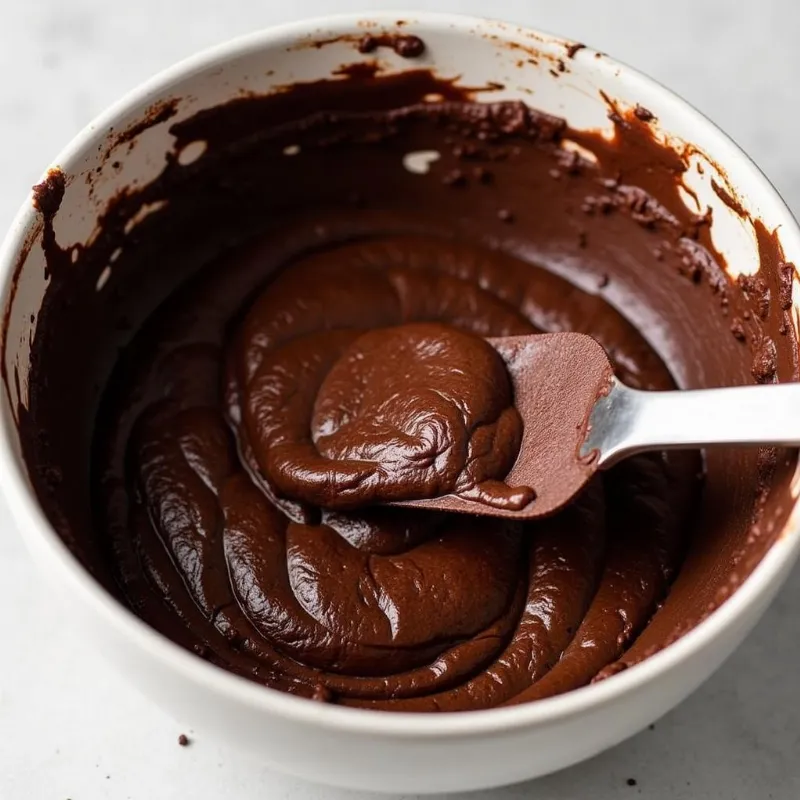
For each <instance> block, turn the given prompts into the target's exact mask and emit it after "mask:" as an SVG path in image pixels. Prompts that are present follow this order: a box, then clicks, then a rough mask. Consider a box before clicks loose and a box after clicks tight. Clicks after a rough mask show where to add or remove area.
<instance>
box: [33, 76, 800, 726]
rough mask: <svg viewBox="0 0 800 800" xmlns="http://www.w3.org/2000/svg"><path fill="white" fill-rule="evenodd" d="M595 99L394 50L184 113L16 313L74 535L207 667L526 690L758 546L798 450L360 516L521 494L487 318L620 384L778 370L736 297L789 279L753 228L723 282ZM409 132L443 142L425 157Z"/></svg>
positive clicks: (422, 693) (664, 173)
mask: <svg viewBox="0 0 800 800" xmlns="http://www.w3.org/2000/svg"><path fill="white" fill-rule="evenodd" d="M433 95H435V96H438V97H441V98H442V100H441V101H437V102H429V101H425V100H424V98H425V97H426V96H428V97H430V96H433ZM320 109H323V110H320ZM617 116H618V120H619V121H618V122H617V136H616V138H615V139H614V140H613V141H611V142H609V141H607V140H606V139H604V138H603V137H602V136H600V135H596V134H588V133H581V132H577V131H570V130H569V128H568V127H567V124H566V122H565V121H563V120H559V119H557V118H553V117H550V116H547V115H544V114H540V113H538V112H536V111H533V110H531V109H529V108H527V107H526V106H524V105H522V104H521V103H516V102H507V103H479V102H475V101H474V98H473V97H472V96H471V95H470V93H469V92H467V91H466V90H461V89H459V88H458V87H456V86H455V85H454V84H453V83H452V82H447V81H442V80H439V79H437V78H435V77H434V76H432V75H431V74H430V73H428V72H425V71H421V70H420V71H412V72H409V73H406V74H405V75H401V76H390V77H376V76H375V75H370V74H365V73H364V72H363V71H361V72H353V73H352V74H350V75H346V76H345V77H344V78H340V79H338V80H332V81H328V82H320V83H315V84H305V85H303V84H300V85H297V86H295V87H293V88H291V89H290V90H287V91H286V92H282V93H279V94H276V95H274V96H270V97H265V98H258V97H256V98H246V99H242V100H236V101H233V102H231V103H229V104H227V105H225V106H221V107H219V108H216V109H209V110H206V111H204V112H201V113H200V114H198V115H196V116H195V117H193V118H190V119H187V120H182V121H180V122H177V123H175V124H174V126H173V128H172V131H173V133H174V135H175V136H176V140H177V144H176V148H177V149H178V150H179V149H180V148H181V147H183V146H185V145H186V144H188V143H190V142H193V141H204V142H206V145H207V146H206V150H205V152H204V153H203V155H202V156H201V157H200V158H199V159H198V160H197V161H196V162H193V163H192V164H189V165H181V164H180V163H179V162H178V161H177V160H173V161H170V162H169V163H168V164H167V166H166V167H165V169H164V172H163V174H162V175H161V176H160V177H159V178H158V179H157V180H156V181H154V182H153V183H152V184H149V185H148V186H145V187H142V188H141V189H137V190H131V191H130V192H129V193H127V194H124V195H122V196H120V197H118V198H117V199H116V200H114V201H112V203H111V205H110V207H109V209H108V212H107V214H106V216H105V218H104V219H103V220H102V221H101V223H102V225H101V228H102V231H103V234H102V235H100V236H98V237H97V238H96V239H95V241H94V244H93V245H91V246H89V247H87V248H85V249H84V250H83V251H81V252H80V253H79V257H78V259H77V261H76V264H74V265H73V269H72V270H71V274H70V275H67V274H65V273H66V270H64V269H61V270H58V269H56V270H54V271H53V280H52V282H51V285H50V287H49V289H48V295H47V297H46V299H45V304H44V306H43V309H42V315H41V317H40V323H39V327H38V328H37V333H36V340H35V342H34V356H35V357H34V369H33V371H32V383H31V402H30V408H29V409H28V411H27V412H26V414H25V415H24V417H23V433H24V434H25V435H24V444H25V453H26V458H27V459H28V461H29V463H31V464H32V465H34V479H35V480H36V481H37V490H38V491H39V494H40V497H41V498H42V502H43V504H44V506H45V508H46V509H47V510H48V512H49V513H50V515H51V518H52V519H53V520H54V523H55V524H56V525H57V527H58V528H59V530H60V532H61V533H62V535H63V536H64V538H65V540H66V541H67V542H68V543H69V544H70V545H71V546H72V547H73V549H74V551H75V552H76V553H77V554H78V555H79V557H81V558H82V560H83V561H84V562H85V563H87V564H88V565H89V566H90V568H91V569H92V570H93V571H94V572H95V574H96V575H97V576H98V578H99V579H100V580H102V581H103V582H104V583H105V584H106V585H107V586H109V588H110V589H111V590H112V591H116V592H118V593H119V595H120V596H121V598H122V599H123V600H124V601H125V602H127V603H128V604H129V605H130V606H131V607H132V608H133V609H134V610H135V611H136V613H137V614H139V615H140V616H141V617H142V618H144V619H145V620H146V621H147V622H148V623H150V624H151V625H152V626H153V627H155V628H156V629H158V630H160V631H162V632H164V633H165V634H167V635H168V636H170V637H171V638H173V639H175V640H176V641H178V642H180V643H181V644H183V645H184V646H186V647H189V648H193V649H194V650H195V651H196V652H197V653H198V654H199V655H201V656H202V657H203V658H206V659H208V660H209V661H211V662H213V663H215V664H218V665H220V666H221V667H224V668H226V669H229V670H231V671H233V672H236V673H239V674H241V675H245V676H247V677H249V678H251V679H252V680H255V681H258V682H260V683H263V684H265V685H267V686H270V687H273V688H277V689H281V690H284V691H288V692H292V693H296V694H300V695H303V696H306V697H313V698H315V699H318V700H324V701H326V702H337V703H340V704H343V705H353V706H363V707H368V708H374V709H383V710H401V711H402V710H408V711H460V710H470V709H483V708H489V707H495V706H499V705H503V704H512V703H520V702H528V701H533V700H536V699H539V698H542V697H547V696H552V695H554V694H559V693H562V692H566V691H569V690H571V689H573V688H577V687H579V686H582V685H585V684H587V683H589V682H591V681H592V680H597V679H602V678H604V677H608V676H609V675H612V674H614V673H615V672H617V671H619V670H621V669H624V668H626V667H627V666H630V665H632V664H634V663H636V662H637V661H638V660H641V658H643V657H646V656H647V655H649V654H650V653H652V652H654V651H655V650H657V649H659V648H660V647H663V646H664V645H665V644H667V643H669V642H670V641H672V640H673V639H674V638H675V636H677V635H679V634H680V633H682V632H684V631H685V630H687V629H688V628H690V627H691V626H692V625H693V624H695V623H696V622H697V620H698V619H699V618H700V617H702V615H703V614H705V613H708V611H709V609H711V608H713V607H715V605H716V604H718V603H719V602H721V600H722V599H724V596H725V594H726V592H729V591H730V590H731V584H730V582H729V581H727V580H726V578H725V577H724V576H725V574H726V570H727V573H728V574H732V572H733V570H734V568H736V575H737V580H738V579H740V577H739V576H744V575H746V574H747V571H748V570H749V569H752V566H753V565H754V564H755V563H757V560H758V558H760V557H761V555H762V554H763V552H764V551H765V549H766V547H768V545H769V537H768V536H767V535H766V534H760V533H759V532H760V531H761V530H763V528H759V527H758V525H763V523H764V521H765V520H767V519H768V520H769V521H770V524H771V525H773V528H774V523H775V520H777V519H778V518H779V516H780V514H782V513H784V511H783V510H781V509H779V508H777V506H776V507H775V508H773V507H772V506H770V505H769V502H768V495H769V489H770V488H771V487H772V486H776V485H778V486H780V485H784V484H785V483H786V482H787V481H788V480H789V476H790V473H791V457H790V455H789V454H787V453H783V452H777V451H769V452H767V451H764V452H762V453H761V455H760V456H759V455H757V454H756V453H753V452H749V451H738V450H731V451H725V452H721V453H715V454H714V455H713V456H710V457H709V458H708V459H707V460H706V461H705V465H704V463H703V460H702V459H701V457H700V455H699V454H697V453H680V454H678V453H672V454H669V455H666V454H663V455H662V454H654V455H646V456H638V457H636V458H633V459H630V460H628V461H627V462H624V463H622V464H620V465H619V466H617V467H615V468H614V469H613V470H611V471H610V472H609V473H606V474H603V475H599V476H597V477H596V479H595V480H593V482H592V483H591V485H590V486H589V487H588V489H587V490H586V491H585V492H584V493H583V494H582V495H581V496H580V497H579V498H578V499H577V500H576V501H575V502H574V503H572V504H571V505H570V506H568V507H567V508H566V509H564V510H563V511H561V512H560V513H558V514H557V515H555V516H553V517H551V518H549V519H546V520H542V521H537V522H532V523H517V522H509V521H507V520H497V519H488V518H474V517H470V516H467V515H450V514H444V513H430V512H423V511H419V510H411V509H403V508H398V507H385V506H382V507H377V506H374V505H373V504H374V503H377V502H383V501H393V500H403V499H412V498H417V497H426V496H434V495H437V494H442V493H447V492H465V493H467V492H483V494H482V495H481V499H482V500H483V501H484V502H497V503H514V502H522V500H523V499H524V497H527V495H524V491H525V489H526V487H508V486H506V484H505V483H504V482H503V479H504V477H505V475H506V474H507V473H508V470H509V469H510V466H511V465H512V464H513V461H514V459H515V458H516V455H517V451H518V447H519V437H520V432H521V428H520V426H521V421H520V419H519V416H518V414H517V412H516V410H515V409H514V405H513V396H512V393H511V390H510V385H509V383H508V376H507V373H506V372H505V368H504V365H503V363H502V360H500V359H499V358H497V354H496V353H495V352H494V351H493V350H492V349H491V348H490V347H489V346H488V345H487V344H486V343H485V342H484V341H483V338H484V337H491V336H508V335H514V334H528V333H536V332H559V331H579V332H583V333H588V334H590V335H592V336H594V337H595V338H597V339H598V340H599V341H600V342H601V344H602V345H603V346H604V347H605V348H606V350H607V351H608V353H609V355H610V357H611V360H612V363H613V364H614V367H615V370H616V372H617V374H618V376H619V377H620V378H621V379H622V380H623V381H624V382H625V383H627V384H628V385H630V386H633V387H637V388H642V389H669V388H674V387H676V386H684V387H692V386H697V387H700V386H710V385H725V384H731V385H732V384H739V383H747V382H752V380H753V376H755V377H756V378H757V379H758V380H762V381H763V380H787V379H795V378H796V355H795V354H796V341H795V338H794V330H793V328H791V322H789V323H788V324H789V326H790V328H791V329H790V330H785V332H784V333H781V332H780V331H781V328H784V329H785V326H786V325H787V322H786V319H785V318H784V316H783V315H784V313H785V309H783V308H777V306H778V303H774V306H775V307H774V308H772V309H769V308H768V309H767V312H766V314H762V315H759V314H757V313H756V312H755V309H756V306H759V307H763V305H764V297H765V293H766V296H767V297H769V295H770V292H772V293H773V297H775V298H777V297H778V296H779V294H780V287H781V286H782V285H783V284H781V283H780V281H781V280H784V283H785V275H784V273H783V272H781V270H782V269H785V268H786V265H785V264H782V262H781V259H780V253H779V248H778V245H777V243H776V242H775V241H774V237H771V236H770V235H769V234H768V233H767V232H764V231H762V232H761V236H762V240H761V253H762V264H761V272H760V273H759V280H760V281H761V282H762V284H763V287H762V288H763V291H761V290H758V291H757V289H758V287H757V286H756V285H755V284H754V283H753V281H750V282H749V283H747V284H746V286H743V287H742V286H739V285H737V284H736V283H734V282H733V281H731V280H730V279H729V278H728V276H727V275H726V273H725V271H724V269H723V267H724V262H723V261H722V259H721V257H720V256H719V254H717V253H716V252H715V251H714V249H713V246H712V243H711V240H710V237H709V236H708V232H707V230H706V228H705V227H704V226H703V225H702V224H700V223H698V222H697V218H696V217H695V216H694V215H692V214H691V213H690V212H689V211H687V209H686V207H685V206H684V204H683V202H682V201H681V199H680V195H679V192H678V189H679V186H680V182H681V176H682V174H683V171H684V170H685V163H684V161H683V160H682V158H681V156H680V155H679V154H676V153H675V152H673V151H671V150H669V149H668V148H666V147H664V146H662V145H659V144H657V143H656V142H655V141H654V140H653V139H652V136H651V134H650V129H649V128H648V123H649V122H650V120H643V119H641V117H640V116H636V115H635V114H633V113H632V114H630V115H628V116H624V115H623V116H620V115H619V114H618V115H617ZM568 141H574V142H578V143H579V144H580V145H581V146H582V147H584V148H586V149H587V150H589V151H591V152H592V153H594V155H595V156H596V158H597V163H594V162H592V161H589V160H587V159H585V158H583V157H582V156H580V155H577V153H576V151H575V150H574V149H570V147H569V145H568ZM416 152H436V153H437V154H438V155H439V159H438V160H437V161H435V162H433V163H432V164H431V165H430V168H429V171H428V172H427V173H426V174H416V173H414V172H410V171H408V170H407V169H406V167H405V166H404V157H405V156H407V155H408V154H409V153H416ZM161 200H166V201H167V203H166V204H165V206H164V207H163V208H162V209H160V210H158V211H156V212H154V213H152V214H150V215H149V216H148V217H147V218H145V219H144V220H143V221H141V222H140V223H139V224H138V225H137V226H136V228H135V232H134V235H133V236H130V237H126V235H125V222H126V221H127V220H129V219H131V218H132V217H133V216H134V215H135V214H136V212H137V211H138V210H139V209H140V208H141V207H142V206H144V205H146V204H152V203H155V202H159V201H161ZM118 245H121V246H123V251H122V254H121V255H120V256H119V258H118V259H117V260H116V262H115V266H114V272H115V278H114V280H115V282H116V290H115V293H114V295H113V296H112V297H110V298H109V297H107V298H104V301H103V303H102V304H101V303H100V302H99V300H98V297H97V295H98V292H97V291H96V290H95V285H96V281H97V275H98V273H99V271H100V270H101V269H102V268H103V267H105V265H106V263H107V260H108V253H109V252H111V251H113V249H114V248H116V247H117V246H118ZM109 248H111V249H109ZM782 276H783V277H782ZM785 293H786V292H785V286H784V295H785ZM67 297H69V298H70V302H69V303H65V302H64V300H65V298H67ZM751 309H753V312H752V313H751ZM90 310H91V312H92V313H91V314H89V313H88V312H89V311H90ZM745 315H746V316H745ZM79 317H85V318H86V319H84V320H83V321H80V320H78V318H79ZM779 317H780V318H779ZM740 318H741V319H748V320H750V323H749V324H750V326H751V330H750V333H749V339H748V336H747V335H746V334H744V333H743V332H742V330H740V328H739V327H737V329H736V330H737V331H739V333H740V334H741V335H734V334H733V333H732V328H731V321H732V320H733V319H740ZM89 319H91V324H90V322H89ZM76 320H77V321H76ZM122 320H124V321H125V322H126V323H127V324H126V325H122V324H121V321H122ZM68 322H71V323H72V324H71V325H68V324H67V323H68ZM65 330H70V335H69V336H65V335H64V334H63V332H64V331H65ZM98 330H100V331H104V332H106V333H107V334H108V335H107V336H106V337H105V338H103V337H99V336H98ZM742 336H744V337H745V340H744V341H742V338H741V337H742ZM98 339H102V341H98ZM768 343H771V344H768ZM121 346H122V347H123V350H122V353H121V354H119V353H118V348H119V347H121ZM84 350H86V351H87V353H88V354H87V357H86V358H85V359H83V360H82V361H81V363H75V360H74V359H69V358H68V355H69V354H70V353H73V352H83V351H84ZM45 371H46V372H47V375H48V379H47V381H44V380H38V379H37V377H36V376H37V375H44V374H45ZM751 372H752V374H751ZM66 386H71V387H72V392H71V394H70V396H69V398H68V399H67V400H66V401H64V402H61V403H60V404H59V402H57V401H56V398H58V397H59V393H61V398H60V399H63V397H64V393H63V389H64V387H66ZM95 411H97V412H98V413H97V415H95ZM66 419H74V424H72V425H69V426H68V425H65V424H64V420H66ZM36 427H38V428H44V429H47V430H52V431H53V434H52V435H51V436H50V437H49V438H48V439H47V440H42V437H40V436H36V435H35V434H34V433H33V430H34V429H35V428H36ZM76 464H78V465H80V466H79V467H78V468H74V466H75V465H76ZM88 465H90V468H89V466H88ZM53 468H58V469H59V471H60V473H61V474H62V475H63V476H64V479H63V481H61V482H60V483H59V484H58V485H55V486H54V485H51V484H52V482H51V483H47V481H46V480H45V476H46V475H47V474H48V470H52V469H53ZM703 474H704V475H705V477H704V479H703V477H702V476H703ZM703 480H704V482H705V485H704V486H703V487H702V491H701V483H702V482H703ZM756 487H761V489H762V490H763V491H762V492H761V494H760V495H757V493H756V492H755V488H756ZM532 488H533V489H535V487H532ZM757 500H758V502H756V501H757ZM754 524H755V525H756V527H753V525H754ZM720 565H722V566H721V569H720ZM720 575H722V576H723V577H720ZM726 587H727V588H726Z"/></svg>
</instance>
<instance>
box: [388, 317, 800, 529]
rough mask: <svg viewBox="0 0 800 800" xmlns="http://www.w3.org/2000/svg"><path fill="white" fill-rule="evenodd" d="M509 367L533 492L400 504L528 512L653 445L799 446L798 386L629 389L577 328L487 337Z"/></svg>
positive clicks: (521, 481) (559, 501) (518, 481)
mask: <svg viewBox="0 0 800 800" xmlns="http://www.w3.org/2000/svg"><path fill="white" fill-rule="evenodd" d="M488 341H489V342H490V343H491V344H492V345H493V346H494V347H495V348H496V349H497V351H498V352H499V353H500V355H501V356H502V357H503V358H504V360H505V361H506V364H507V365H508V369H509V374H510V375H511V379H512V383H513V386H514V396H515V402H516V406H517V409H518V410H519V413H520V415H521V416H522V419H523V422H524V434H523V439H522V444H521V447H520V453H519V457H518V458H517V461H516V463H515V464H514V467H513V468H512V470H511V472H510V473H509V475H508V476H506V478H505V483H506V484H508V485H509V486H529V487H531V488H533V489H534V490H535V492H536V499H535V500H533V501H532V502H530V503H529V504H528V505H526V506H525V507H523V508H521V509H518V510H511V509H508V508H498V507H493V506H491V505H487V504H486V503H484V502H480V501H476V500H474V499H470V498H469V496H465V495H445V496H443V497H436V498H431V499H428V500H414V501H409V502H405V503H402V504H398V505H404V506H414V507H421V508H429V509H443V510H447V511H461V512H466V513H470V514H481V515H484V516H487V515H488V516H495V517H510V518H515V519H532V518H535V517H542V516H546V515H548V514H552V513H553V512H555V511H557V510H558V509H559V508H561V507H562V506H563V505H565V504H566V503H567V502H569V501H570V500H571V499H572V498H573V497H574V496H575V495H576V494H577V493H578V492H579V491H580V490H581V489H582V488H583V487H584V486H585V485H586V483H587V482H588V481H589V479H590V478H591V477H592V475H594V473H595V472H596V471H597V470H602V469H607V468H608V467H610V466H612V465H613V464H615V463H617V462H618V461H620V460H621V459H623V458H625V457H627V456H630V455H633V454H634V453H640V452H643V451H647V450H669V449H694V448H700V447H711V446H717V445H782V446H787V447H797V446H800V383H789V384H781V385H774V386H741V387H734V388H726V389H701V390H688V391H671V392H646V391H639V390H637V389H631V388H630V387H628V386H625V385H624V384H623V383H621V382H620V381H619V380H617V379H616V378H615V377H614V375H613V370H612V367H611V364H610V362H609V360H608V356H607V354H606V352H605V350H604V349H603V347H602V346H601V345H600V344H599V343H598V342H596V341H595V340H594V339H592V338H591V337H590V336H586V335H584V334H581V333H554V334H542V335H536V336H509V337H504V338H496V339H489V340H488Z"/></svg>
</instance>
